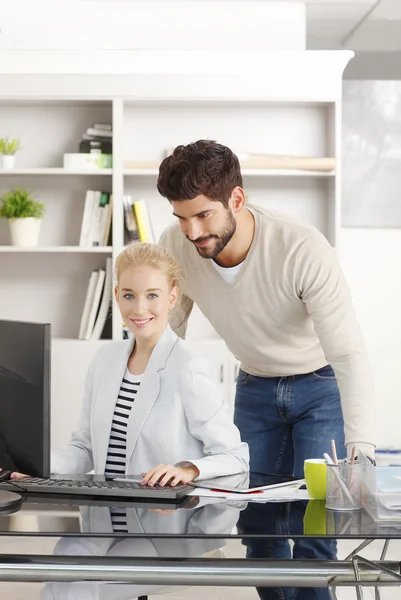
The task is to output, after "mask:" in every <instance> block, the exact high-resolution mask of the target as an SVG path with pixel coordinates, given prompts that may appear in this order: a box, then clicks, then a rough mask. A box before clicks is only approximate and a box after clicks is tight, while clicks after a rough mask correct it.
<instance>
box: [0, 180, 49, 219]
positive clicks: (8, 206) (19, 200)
mask: <svg viewBox="0 0 401 600" xmlns="http://www.w3.org/2000/svg"><path fill="white" fill-rule="evenodd" d="M44 212H45V205H44V204H42V202H37V201H36V200H34V199H33V197H32V195H31V192H30V191H29V190H27V189H26V188H19V187H16V188H14V189H12V190H10V191H9V192H5V193H4V194H3V195H2V196H0V217H1V218H3V219H27V218H29V217H33V218H34V219H41V218H42V217H43V215H44Z"/></svg>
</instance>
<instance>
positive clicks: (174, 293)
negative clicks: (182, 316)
mask: <svg viewBox="0 0 401 600" xmlns="http://www.w3.org/2000/svg"><path fill="white" fill-rule="evenodd" d="M177 300H178V288H177V287H172V288H171V290H170V296H169V299H168V303H169V310H172V309H173V308H174V306H175V305H176V303H177Z"/></svg>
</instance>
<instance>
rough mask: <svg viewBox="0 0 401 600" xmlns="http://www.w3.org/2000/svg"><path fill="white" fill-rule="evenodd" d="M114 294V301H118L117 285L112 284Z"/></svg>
mask: <svg viewBox="0 0 401 600" xmlns="http://www.w3.org/2000/svg"><path fill="white" fill-rule="evenodd" d="M114 296H115V299H116V302H118V300H119V293H118V285H116V286H114Z"/></svg>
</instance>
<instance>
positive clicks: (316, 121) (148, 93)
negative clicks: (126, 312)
mask: <svg viewBox="0 0 401 600" xmlns="http://www.w3.org/2000/svg"><path fill="white" fill-rule="evenodd" d="M262 54H263V56H262ZM259 55H260V56H259ZM351 57H352V53H351V52H347V51H342V52H306V51H302V52H279V53H278V52H264V53H259V54H258V57H257V58H255V60H259V64H261V65H262V64H263V68H261V70H260V72H258V73H256V71H255V69H254V68H252V69H251V71H248V69H247V68H245V66H246V65H245V63H243V64H242V63H241V65H240V67H238V68H239V70H241V69H243V70H242V71H241V72H238V73H234V72H233V69H234V70H235V68H236V67H235V65H234V66H233V64H232V62H231V61H228V62H227V60H226V58H224V60H223V61H222V62H221V65H222V66H221V69H223V68H227V72H221V73H220V74H218V73H217V72H215V71H213V72H212V73H211V74H209V75H208V74H207V72H206V71H207V69H205V68H203V70H202V72H201V73H199V74H194V73H192V74H188V73H186V72H182V73H178V72H174V73H168V72H167V71H168V68H169V67H167V66H166V64H163V60H165V61H168V57H165V53H163V56H161V57H160V60H159V61H158V65H160V71H159V72H158V71H157V69H156V68H155V70H154V72H152V73H148V74H144V73H143V72H142V71H141V72H135V73H132V74H131V75H130V76H129V77H128V76H127V74H125V75H122V74H121V75H116V74H114V75H107V74H103V75H90V76H83V75H81V76H80V75H74V74H68V75H67V74H66V75H51V74H46V75H45V74H43V75H39V74H38V75H32V74H31V75H26V76H24V75H22V74H21V75H16V76H10V75H1V74H0V136H3V135H7V134H12V135H14V136H17V137H19V138H21V139H22V142H23V148H22V150H21V151H20V152H19V153H18V155H17V165H16V168H15V169H13V170H7V171H6V170H0V193H2V192H3V191H5V190H7V189H10V188H11V187H14V186H16V185H19V186H24V187H28V188H29V189H31V190H33V191H34V193H35V196H36V197H37V199H38V200H41V201H43V202H45V204H46V214H45V218H44V221H43V224H42V229H41V236H40V242H39V243H40V246H39V247H38V248H32V249H28V248H15V247H12V246H10V245H9V244H10V238H9V232H8V227H7V223H5V222H4V220H0V314H1V315H2V318H6V319H7V318H8V319H17V320H32V321H46V322H51V323H52V333H53V337H54V344H53V346H54V357H55V359H54V360H57V364H55V367H54V369H55V372H54V376H53V383H52V387H53V393H55V394H56V396H57V398H60V397H63V391H62V390H63V389H64V386H66V384H67V382H68V385H67V388H68V390H69V391H68V393H69V394H72V395H73V394H74V390H73V389H72V388H71V386H74V385H76V390H77V393H78V395H79V396H80V394H81V390H82V387H81V384H82V378H83V376H84V372H85V370H86V367H87V364H88V362H89V361H90V359H91V357H92V356H93V354H94V352H95V351H96V350H97V348H98V347H99V345H100V344H103V343H107V340H100V341H98V342H90V343H89V342H81V341H78V340H77V339H76V338H77V335H78V329H79V321H80V317H81V313H82V309H83V305H84V299H85V294H86V288H87V283H88V279H89V275H90V272H91V271H92V270H93V269H96V268H100V267H104V265H105V262H106V257H107V256H110V255H111V256H112V258H113V260H114V259H115V258H116V256H117V254H118V253H119V252H120V251H121V249H122V248H123V244H124V226H123V205H122V196H123V195H124V194H131V195H132V196H133V197H134V198H143V199H145V200H146V201H147V203H148V208H149V211H150V216H151V219H152V225H153V229H154V233H155V236H156V238H157V239H158V237H159V235H160V234H161V232H162V231H163V229H164V228H165V227H166V226H167V225H169V224H170V223H171V222H173V216H172V210H171V207H170V205H169V203H168V201H167V200H166V199H164V198H161V197H160V195H159V194H158V192H157V189H156V179H157V175H158V164H159V163H160V161H161V160H162V159H163V158H164V156H165V152H166V149H167V148H170V147H173V146H174V145H177V144H182V143H188V142H191V141H194V140H196V139H200V138H210V139H217V140H218V141H220V142H222V143H224V144H226V145H228V146H230V147H231V148H232V149H233V150H234V151H237V152H254V153H269V154H284V155H298V156H299V155H301V156H302V155H305V156H308V155H309V156H335V158H336V169H335V171H330V172H322V171H298V170H277V169H274V170H257V169H247V168H246V167H245V168H244V169H243V176H244V187H245V190H246V193H247V195H248V199H249V201H250V202H252V203H255V204H261V205H262V206H266V207H268V208H271V209H275V210H280V211H283V212H289V213H292V214H294V215H296V216H298V217H299V218H301V219H303V220H306V221H309V222H311V223H313V224H314V225H316V226H317V227H318V228H319V229H320V230H321V231H322V232H323V233H324V234H325V235H326V236H327V238H328V239H329V241H330V243H331V244H332V245H333V246H334V247H336V248H337V245H338V238H339V225H340V221H339V217H340V204H341V202H340V200H341V199H340V190H341V139H340V132H341V78H342V73H343V70H344V68H345V66H346V64H347V62H348V61H349V59H350V58H351ZM251 58H252V57H250V55H249V53H247V61H245V62H246V64H249V61H248V59H249V60H251ZM170 64H172V63H171V62H169V65H170ZM277 64H280V66H281V68H280V69H277ZM219 68H220V67H219ZM93 122H111V123H113V168H112V169H73V170H71V169H68V170H66V169H63V168H62V164H63V154H64V153H66V152H76V151H77V148H78V141H79V139H80V137H81V135H82V134H83V133H84V131H85V130H86V129H87V128H88V127H89V126H91V124H92V123H93ZM135 163H137V164H138V165H140V164H142V167H138V168H127V166H128V165H131V166H132V165H135ZM145 165H146V168H145ZM88 189H95V190H96V189H97V190H102V191H105V192H110V193H112V194H113V222H112V246H110V247H105V248H80V247H79V246H78V242H79V234H80V228H81V222H82V216H83V209H84V203H85V194H86V191H87V190H88ZM28 299H29V300H28ZM112 319H113V327H112V331H113V333H112V339H114V340H118V339H121V335H122V328H121V319H120V316H119V313H118V309H117V306H116V305H115V303H114V304H113V315H112ZM187 339H188V341H189V343H190V344H192V345H193V347H194V348H196V349H198V350H201V351H202V352H203V353H204V354H206V355H208V356H209V357H212V358H213V361H214V362H215V363H216V370H217V371H216V373H217V376H218V377H219V379H220V381H221V384H222V387H223V388H224V389H225V392H226V393H227V396H231V395H232V393H233V386H234V381H235V374H236V370H237V364H236V361H235V360H234V358H233V357H232V356H231V355H230V354H229V353H228V351H227V349H226V346H225V344H224V342H223V341H222V340H220V339H219V338H218V336H217V334H216V333H215V332H214V330H213V329H212V327H211V326H210V325H209V323H208V322H207V321H206V320H205V319H204V317H203V316H202V315H201V314H200V312H199V311H197V310H194V313H193V316H191V319H190V323H189V327H188V335H187ZM74 348H75V349H74ZM72 381H76V384H75V383H74V384H73V383H72ZM64 400H65V401H68V399H67V397H65V398H64ZM79 404H80V399H79V400H78V404H77V406H79Z"/></svg>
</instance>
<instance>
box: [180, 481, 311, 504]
mask: <svg viewBox="0 0 401 600" xmlns="http://www.w3.org/2000/svg"><path fill="white" fill-rule="evenodd" d="M189 495H190V496H199V497H201V498H224V500H237V501H238V500H240V501H244V500H246V501H248V502H249V501H252V502H296V501H297V500H309V494H308V492H307V491H306V490H300V489H299V485H294V484H292V485H290V486H288V485H287V486H286V487H281V488H278V489H277V488H275V489H272V490H268V489H265V490H259V491H256V492H249V493H238V492H226V491H223V490H209V489H205V488H200V487H197V488H195V489H194V490H193V491H192V492H190V493H189Z"/></svg>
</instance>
